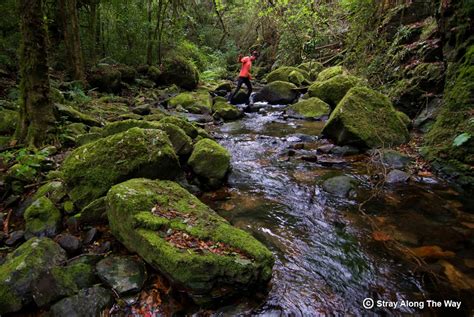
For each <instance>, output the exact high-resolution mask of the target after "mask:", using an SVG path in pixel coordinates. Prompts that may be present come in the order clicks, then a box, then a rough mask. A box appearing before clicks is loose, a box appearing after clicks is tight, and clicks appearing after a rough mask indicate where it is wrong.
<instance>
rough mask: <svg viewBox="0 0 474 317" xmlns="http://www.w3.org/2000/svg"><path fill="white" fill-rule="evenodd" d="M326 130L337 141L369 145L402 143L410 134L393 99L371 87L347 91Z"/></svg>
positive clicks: (325, 127) (361, 145) (325, 132)
mask: <svg viewBox="0 0 474 317" xmlns="http://www.w3.org/2000/svg"><path fill="white" fill-rule="evenodd" d="M322 133H323V135H325V136H328V137H329V138H331V139H333V140H334V141H335V142H336V143H337V144H342V145H344V144H345V145H353V146H360V147H368V148H376V147H381V146H391V145H398V144H402V143H405V142H407V141H408V137H409V135H408V130H407V127H406V126H405V124H404V123H403V122H402V121H401V120H400V119H399V118H398V116H397V114H396V110H395V109H394V108H393V106H392V103H391V102H390V100H389V99H388V98H387V97H386V96H384V95H382V94H381V93H378V92H376V91H374V90H372V89H370V88H367V87H354V88H352V89H350V90H349V91H348V92H347V94H346V96H345V97H344V98H343V99H342V100H341V101H340V102H339V104H338V105H337V107H336V108H335V109H334V111H333V112H332V113H331V116H330V117H329V120H328V121H327V123H326V125H325V126H324V128H323V131H322Z"/></svg>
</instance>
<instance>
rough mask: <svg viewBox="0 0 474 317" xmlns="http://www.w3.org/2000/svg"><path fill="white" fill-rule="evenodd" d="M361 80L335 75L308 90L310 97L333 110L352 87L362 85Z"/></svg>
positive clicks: (318, 82) (316, 83)
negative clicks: (324, 103)
mask: <svg viewBox="0 0 474 317" xmlns="http://www.w3.org/2000/svg"><path fill="white" fill-rule="evenodd" d="M362 83H363V81H362V79H360V78H358V77H354V76H349V75H336V76H334V77H331V78H330V79H328V80H325V81H317V82H315V83H314V84H312V85H311V86H310V87H309V89H308V95H309V96H310V97H317V98H319V99H321V100H322V101H324V102H326V103H327V104H329V105H330V106H331V108H333V109H334V108H335V107H336V105H337V104H338V103H339V101H341V99H342V98H343V97H344V96H345V94H346V93H347V91H348V90H349V89H351V88H352V87H355V86H359V85H362Z"/></svg>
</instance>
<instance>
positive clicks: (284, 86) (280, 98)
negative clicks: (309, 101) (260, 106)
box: [254, 81, 299, 105]
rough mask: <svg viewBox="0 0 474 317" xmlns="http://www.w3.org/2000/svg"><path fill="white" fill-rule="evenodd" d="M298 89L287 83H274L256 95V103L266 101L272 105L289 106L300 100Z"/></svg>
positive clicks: (264, 87)
mask: <svg viewBox="0 0 474 317" xmlns="http://www.w3.org/2000/svg"><path fill="white" fill-rule="evenodd" d="M297 88H298V87H296V86H295V85H294V84H292V83H289V82H286V81H273V82H271V83H269V84H267V85H265V86H263V88H262V89H261V90H260V91H259V92H258V93H257V94H256V95H255V98H254V101H256V102H258V101H266V102H268V103H269V104H272V105H287V104H290V103H293V102H295V101H296V100H297V99H298V96H299V92H298V89H297Z"/></svg>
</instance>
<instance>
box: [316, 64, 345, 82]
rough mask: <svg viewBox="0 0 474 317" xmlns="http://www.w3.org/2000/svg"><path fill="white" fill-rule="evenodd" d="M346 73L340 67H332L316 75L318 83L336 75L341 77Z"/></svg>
mask: <svg viewBox="0 0 474 317" xmlns="http://www.w3.org/2000/svg"><path fill="white" fill-rule="evenodd" d="M346 73H347V71H346V70H345V69H344V68H343V67H342V66H332V67H328V68H326V69H323V70H322V71H321V72H320V73H319V74H318V77H317V79H318V81H325V80H328V79H330V78H332V77H334V76H337V75H343V74H346Z"/></svg>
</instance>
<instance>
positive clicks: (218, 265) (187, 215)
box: [107, 179, 274, 304]
mask: <svg viewBox="0 0 474 317" xmlns="http://www.w3.org/2000/svg"><path fill="white" fill-rule="evenodd" d="M107 215H108V218H109V223H110V228H111V231H112V233H113V234H114V236H115V237H116V238H117V239H118V240H119V241H120V242H121V243H122V244H123V245H125V247H127V249H129V250H130V251H132V252H136V253H138V254H139V255H140V256H141V257H142V258H143V259H144V260H145V261H146V262H148V264H150V265H151V266H152V267H154V268H155V269H157V270H159V271H160V272H162V273H163V274H164V275H166V276H167V277H169V279H170V280H171V282H172V283H173V284H174V285H176V286H178V287H179V288H181V289H183V290H185V291H186V292H188V293H189V294H190V296H191V297H192V298H193V299H194V301H195V302H197V303H198V304H205V303H209V302H210V301H211V300H213V299H216V300H219V299H221V298H222V297H225V296H227V295H233V294H237V293H238V292H241V291H243V290H248V289H251V288H252V287H255V286H259V285H264V284H266V283H267V282H268V281H269V279H270V278H271V275H272V266H273V263H274V259H273V256H272V253H271V252H270V251H269V250H268V249H267V248H266V247H265V246H263V245H262V244H261V243H260V242H258V241H257V240H256V239H254V238H253V237H252V236H251V235H250V234H248V233H246V232H245V231H242V230H240V229H237V228H235V227H232V226H231V225H230V224H229V223H228V222H227V221H226V220H224V219H223V218H221V217H220V216H219V215H217V214H216V213H215V212H214V211H213V210H211V209H210V208H209V207H207V206H206V205H204V204H203V203H202V202H201V201H200V200H199V199H197V198H196V197H195V196H193V195H192V194H190V193H189V192H188V191H186V190H185V189H184V188H182V187H181V186H179V185H178V184H176V183H174V182H171V181H152V180H149V179H132V180H129V181H126V182H124V183H121V184H118V185H115V186H114V187H112V188H111V189H110V191H109V192H108V194H107ZM174 235H179V236H181V237H184V238H185V239H188V240H192V241H199V242H200V243H198V244H193V243H191V244H189V245H187V244H184V245H183V244H179V242H175V241H176V240H173V236H174ZM205 244H206V245H214V246H215V247H214V248H206V247H205V248H202V247H199V245H201V246H203V245H205ZM216 248H217V249H216ZM219 248H221V250H222V252H221V251H220V250H219ZM222 248H223V249H225V250H227V251H223V249H222ZM231 250H232V252H229V251H231Z"/></svg>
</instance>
